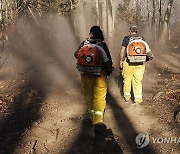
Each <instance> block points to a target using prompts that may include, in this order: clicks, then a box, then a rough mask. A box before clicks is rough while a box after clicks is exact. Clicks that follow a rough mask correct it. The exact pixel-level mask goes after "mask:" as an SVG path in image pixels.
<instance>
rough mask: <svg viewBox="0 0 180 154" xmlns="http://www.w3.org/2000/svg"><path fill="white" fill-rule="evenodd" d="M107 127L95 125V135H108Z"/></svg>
mask: <svg viewBox="0 0 180 154" xmlns="http://www.w3.org/2000/svg"><path fill="white" fill-rule="evenodd" d="M106 130H107V127H106V125H105V124H103V123H97V124H95V125H94V134H95V135H103V134H105V133H106Z"/></svg>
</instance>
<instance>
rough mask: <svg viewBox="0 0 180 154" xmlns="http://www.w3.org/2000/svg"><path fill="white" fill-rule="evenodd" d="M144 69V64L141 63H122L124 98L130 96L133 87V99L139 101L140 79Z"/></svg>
mask: <svg viewBox="0 0 180 154" xmlns="http://www.w3.org/2000/svg"><path fill="white" fill-rule="evenodd" d="M144 71H145V64H143V65H132V64H129V63H128V62H126V60H125V61H124V63H123V71H122V75H123V78H124V81H123V82H124V86H123V92H124V97H125V99H127V100H128V99H130V97H131V87H132V89H133V94H134V99H135V100H134V101H135V102H136V103H141V102H142V101H143V99H142V79H143V75H144Z"/></svg>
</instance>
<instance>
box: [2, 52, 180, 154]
mask: <svg viewBox="0 0 180 154" xmlns="http://www.w3.org/2000/svg"><path fill="white" fill-rule="evenodd" d="M164 52H165V53H166V54H162V53H164ZM161 55H162V56H161ZM159 59H161V61H160V60H159ZM179 59H180V57H179V50H177V49H167V50H166V51H165V50H164V49H160V50H158V51H157V52H155V59H154V60H153V61H152V62H150V63H148V64H147V69H146V72H145V77H144V80H143V85H144V102H143V104H142V105H141V106H134V105H130V104H126V103H125V102H124V101H123V99H122V96H121V88H122V87H121V86H122V84H121V83H122V79H121V77H120V76H119V72H118V70H117V66H116V64H117V63H116V62H115V67H116V69H115V71H114V72H113V74H112V76H111V77H110V78H108V87H109V91H108V96H107V107H106V112H105V124H106V126H107V128H108V130H107V134H106V136H105V137H95V136H94V134H93V131H92V127H91V125H90V124H89V123H88V122H87V121H85V120H84V117H85V116H86V105H85V102H84V98H83V96H82V94H81V88H80V82H79V81H80V80H79V75H78V74H77V72H76V70H74V71H72V72H71V71H69V72H68V71H66V72H63V74H58V72H57V74H53V75H54V76H55V75H59V76H60V78H61V79H62V78H63V80H62V82H61V81H60V82H59V83H57V82H46V84H45V85H42V84H33V82H32V81H31V80H29V78H27V77H26V78H24V76H25V75H24V74H23V75H20V76H21V77H20V78H19V79H18V80H12V77H10V78H6V77H4V74H6V73H7V74H8V72H9V70H11V69H9V65H6V66H4V67H3V69H1V72H0V73H1V77H2V78H1V87H0V88H1V95H0V101H1V102H0V107H1V114H0V153H3V154H7V153H17V154H25V153H26V154H28V153H37V154H45V153H47V154H50V153H51V154H62V153H72V154H76V153H77V154H79V153H82V154H84V153H89V154H91V153H97V154H103V153H107V154H109V153H112V154H116V153H117V154H119V153H125V154H126V153H127V154H131V153H132V154H134V153H137V154H140V153H158V154H159V153H162V154H163V153H173V154H178V153H179V152H180V148H179V147H180V146H179V144H180V143H179V142H180V141H176V143H175V141H173V142H172V143H162V142H164V138H176V139H177V140H178V139H179V137H180V129H179V124H178V123H175V122H174V120H173V114H174V111H175V109H176V108H177V107H178V106H179V105H180V104H179V102H180V96H179V95H180V94H179V88H180V84H179V83H180V82H179V81H180V75H179V74H178V73H179ZM48 60H49V61H48V62H47V61H46V60H45V61H41V63H42V66H40V67H39V68H33V67H30V69H29V70H30V73H29V72H27V74H28V73H29V74H34V73H37V74H38V73H39V72H40V73H39V75H38V81H39V80H42V81H44V77H45V75H46V74H42V72H41V71H39V70H41V69H42V68H43V69H47V68H48V71H50V73H51V70H56V69H57V68H58V63H57V61H58V59H55V60H53V57H50V59H48ZM9 62H11V60H9ZM33 62H36V61H33ZM47 63H48V64H47ZM7 64H8V62H7ZM38 64H39V63H38ZM58 69H59V68H58ZM67 70H68V69H67ZM32 72H33V73H32ZM54 72H56V71H54ZM51 75H52V74H51ZM71 75H74V77H73V80H72V78H70V76H71ZM36 78H37V76H36ZM33 81H36V80H33ZM45 81H50V79H49V78H47V79H46V80H45ZM178 116H179V115H178ZM139 133H148V135H149V144H148V145H147V146H145V147H144V148H138V147H137V144H136V142H135V139H136V136H137V135H138V134H139ZM155 138H156V139H157V140H156V142H155V143H153V142H154V139H155ZM159 138H160V139H159ZM146 139H147V138H146ZM146 141H147V140H146ZM177 142H178V143H177Z"/></svg>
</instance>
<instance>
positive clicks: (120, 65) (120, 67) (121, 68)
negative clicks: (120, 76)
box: [119, 61, 123, 71]
mask: <svg viewBox="0 0 180 154" xmlns="http://www.w3.org/2000/svg"><path fill="white" fill-rule="evenodd" d="M122 70H123V62H122V61H120V63H119V71H122Z"/></svg>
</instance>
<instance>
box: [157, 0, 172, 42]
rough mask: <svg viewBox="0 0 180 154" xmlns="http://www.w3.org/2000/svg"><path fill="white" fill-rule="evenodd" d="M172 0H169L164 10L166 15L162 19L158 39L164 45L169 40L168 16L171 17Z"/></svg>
mask: <svg viewBox="0 0 180 154" xmlns="http://www.w3.org/2000/svg"><path fill="white" fill-rule="evenodd" d="M173 2H174V0H169V2H168V5H167V9H166V13H165V16H164V19H163V24H162V33H161V37H160V41H161V42H162V43H165V42H166V41H167V40H168V38H169V36H168V35H169V20H170V16H171V9H172V5H173Z"/></svg>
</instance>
